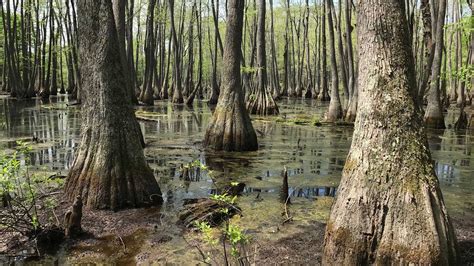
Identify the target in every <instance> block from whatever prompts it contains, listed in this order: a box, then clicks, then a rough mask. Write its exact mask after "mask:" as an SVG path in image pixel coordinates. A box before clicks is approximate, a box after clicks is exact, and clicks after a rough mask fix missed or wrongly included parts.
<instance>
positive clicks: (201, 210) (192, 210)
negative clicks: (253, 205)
mask: <svg viewBox="0 0 474 266" xmlns="http://www.w3.org/2000/svg"><path fill="white" fill-rule="evenodd" d="M223 208H227V209H228V212H223V211H222V210H223ZM239 212H240V208H239V207H237V206H236V205H229V204H226V203H223V202H219V201H217V200H213V199H208V198H202V199H191V200H188V202H186V203H185V205H184V208H183V210H181V211H180V212H179V213H178V218H179V222H178V223H180V224H182V225H184V226H185V227H188V228H190V227H193V226H194V225H195V223H196V222H207V223H208V224H209V225H210V226H212V227H215V226H218V225H220V224H221V223H222V222H224V221H225V220H226V219H229V218H231V217H232V216H234V215H235V214H237V213H239Z"/></svg>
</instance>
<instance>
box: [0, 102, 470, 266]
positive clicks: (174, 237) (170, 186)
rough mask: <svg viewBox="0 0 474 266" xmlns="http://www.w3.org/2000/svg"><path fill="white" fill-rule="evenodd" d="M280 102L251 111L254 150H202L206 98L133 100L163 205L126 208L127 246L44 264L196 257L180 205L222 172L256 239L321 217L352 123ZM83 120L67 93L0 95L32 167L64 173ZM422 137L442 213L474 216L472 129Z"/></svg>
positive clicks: (83, 249) (81, 251) (9, 144)
mask: <svg viewBox="0 0 474 266" xmlns="http://www.w3.org/2000/svg"><path fill="white" fill-rule="evenodd" d="M279 105H280V112H281V114H280V116H279V118H276V117H273V118H263V117H262V118H257V117H253V124H254V127H255V129H256V131H257V135H258V139H259V147H260V148H259V150H258V151H256V152H245V153H220V152H211V151H206V150H204V149H203V148H202V145H201V141H202V139H203V136H204V132H205V130H206V126H207V123H208V121H209V118H210V116H211V110H210V109H209V108H208V106H207V105H206V103H204V102H199V101H198V102H196V103H195V104H194V107H193V108H188V107H184V106H176V105H173V104H171V103H168V102H161V101H158V102H155V106H153V107H138V108H137V115H138V116H140V117H145V118H146V120H147V121H144V120H141V121H140V124H141V128H142V132H143V133H144V136H145V141H146V143H147V147H146V149H145V154H146V158H147V161H148V163H149V165H150V167H151V168H152V169H153V170H154V172H155V176H156V177H157V178H158V180H159V183H160V187H161V190H162V192H163V193H164V198H165V203H164V204H163V206H162V207H161V208H160V209H157V208H151V209H147V210H143V209H142V210H138V211H131V212H129V211H124V212H123V214H124V215H125V216H126V215H129V216H136V218H137V219H143V220H146V219H150V220H149V222H146V221H145V222H144V223H143V221H142V223H143V224H144V226H141V227H140V228H139V229H137V230H134V231H133V232H132V233H130V234H127V235H122V238H121V242H122V241H123V243H122V244H123V246H126V248H124V249H125V250H124V251H121V243H120V242H119V243H117V239H115V238H116V237H115V236H114V235H107V234H105V235H102V236H100V237H99V238H97V239H96V240H95V241H93V242H91V243H88V242H87V241H86V242H85V243H82V244H81V245H80V246H75V247H73V248H71V249H68V251H67V252H66V251H65V250H64V248H63V249H62V250H60V251H59V253H58V254H57V255H56V256H55V257H50V258H46V259H44V262H45V263H47V264H48V263H53V262H55V263H60V264H63V263H64V262H72V263H74V262H81V263H84V262H85V263H96V262H106V263H118V264H134V263H135V262H141V261H156V262H159V263H165V262H172V263H177V264H190V263H193V264H195V263H197V262H198V260H199V259H200V257H199V255H198V253H197V252H196V250H195V249H193V248H192V247H191V246H190V245H189V244H188V243H187V241H185V240H184V239H183V236H182V229H181V228H180V227H178V226H176V225H175V224H176V221H177V218H176V213H177V211H176V210H178V209H179V208H181V207H182V205H183V202H184V201H185V200H186V199H192V198H202V197H208V196H209V195H210V193H212V192H214V191H215V189H216V183H217V184H218V183H219V182H220V180H225V181H224V182H226V183H228V182H230V180H232V181H238V182H242V183H245V184H246V186H245V188H244V191H243V195H242V196H241V197H240V198H239V200H238V205H239V206H240V207H241V208H242V214H243V215H242V216H237V217H234V218H233V219H232V220H233V222H234V223H236V224H238V225H239V226H240V227H242V228H244V229H246V230H247V233H248V234H249V235H250V236H252V237H253V238H254V239H256V240H257V241H260V242H262V243H266V242H271V241H277V240H278V239H281V238H282V237H291V236H292V235H296V234H298V233H304V228H305V226H307V225H310V224H311V223H312V222H313V221H320V222H324V221H325V220H326V219H327V217H328V215H329V209H330V206H331V204H332V200H333V197H334V195H335V194H336V193H337V185H338V182H339V179H340V175H341V171H342V168H343V166H344V161H345V158H346V155H347V152H348V150H349V148H350V144H351V137H352V131H353V130H352V127H351V126H347V125H338V126H330V125H323V126H314V125H312V124H313V123H315V122H316V121H317V120H318V119H321V118H322V117H323V114H324V112H325V110H326V108H327V105H324V104H321V103H318V102H315V101H314V102H313V101H311V100H299V99H298V100H295V99H285V100H283V101H280V102H279ZM456 115H457V112H456V111H455V110H454V109H453V110H451V111H450V112H449V113H448V115H447V119H446V122H447V124H453V123H454V119H455V117H456ZM303 121H306V122H308V121H309V123H303ZM80 123H81V122H80V113H79V107H76V106H68V99H67V98H64V97H62V96H60V97H58V98H53V99H51V101H50V102H49V103H42V104H40V101H39V100H31V101H16V100H11V99H0V149H1V150H2V151H5V152H8V151H9V150H12V149H14V148H15V141H16V140H18V139H31V138H32V137H33V136H35V137H37V138H38V139H39V140H40V143H39V144H35V145H34V146H33V150H32V153H31V158H30V160H31V164H32V166H31V168H30V170H33V171H35V172H38V173H42V174H45V175H52V174H59V175H65V174H67V171H68V169H69V167H70V165H71V163H72V161H73V159H74V150H75V148H76V147H77V146H78V144H79V139H80V138H79V132H80ZM301 124H304V125H301ZM428 139H429V144H430V149H431V151H432V155H433V159H434V161H435V164H436V172H437V174H438V177H439V179H440V183H441V189H442V191H443V194H444V198H445V201H446V205H447V208H448V211H449V212H450V214H451V216H453V217H464V218H465V217H474V155H473V147H474V135H473V134H472V132H471V133H469V132H466V131H463V132H455V131H454V130H452V129H446V130H442V131H429V132H428ZM196 160H199V161H200V162H201V163H202V164H204V165H206V166H207V167H208V168H209V169H210V170H212V171H213V173H212V175H209V173H208V171H205V170H201V169H192V171H191V176H190V178H189V179H186V180H184V179H183V178H181V177H180V167H181V166H182V165H185V164H188V163H191V162H194V161H196ZM284 166H286V167H287V169H288V176H289V178H288V181H289V186H290V195H291V196H292V198H291V201H292V205H291V207H290V212H291V216H292V217H293V220H294V221H293V222H292V223H291V224H287V225H283V226H282V225H281V224H282V221H283V220H284V219H285V217H283V216H282V212H283V210H284V208H283V205H282V204H280V203H279V202H278V198H279V192H280V185H281V181H282V179H281V171H282V170H283V168H284ZM120 213H121V212H119V213H118V214H120ZM150 217H153V219H152V218H150ZM466 219H469V218H466ZM104 226H105V225H104ZM84 229H85V230H87V225H84ZM318 241H319V242H321V243H322V242H323V239H318ZM1 261H2V260H1V259H0V262H1Z"/></svg>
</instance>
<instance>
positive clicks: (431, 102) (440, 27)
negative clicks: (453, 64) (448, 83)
mask: <svg viewBox="0 0 474 266" xmlns="http://www.w3.org/2000/svg"><path fill="white" fill-rule="evenodd" d="M445 14H446V0H440V1H439V10H438V19H437V23H436V39H435V42H436V43H435V51H434V57H433V65H432V68H431V83H430V91H429V92H428V106H427V107H426V111H425V117H424V120H425V125H426V126H427V127H431V128H445V125H444V115H443V106H442V104H441V97H440V89H441V88H440V87H441V86H440V83H441V81H440V80H441V78H440V75H441V63H442V58H443V45H444V41H443V35H444V34H443V33H444V17H445Z"/></svg>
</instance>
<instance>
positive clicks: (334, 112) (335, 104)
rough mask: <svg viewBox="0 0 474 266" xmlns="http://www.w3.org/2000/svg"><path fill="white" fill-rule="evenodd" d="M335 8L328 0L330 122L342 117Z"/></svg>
mask: <svg viewBox="0 0 474 266" xmlns="http://www.w3.org/2000/svg"><path fill="white" fill-rule="evenodd" d="M333 8H334V7H333V3H332V0H326V17H327V19H328V30H329V53H330V56H331V101H330V102H329V109H328V112H327V114H326V121H328V122H336V121H337V120H340V119H341V118H342V106H341V99H340V98H339V78H338V75H339V73H338V72H337V62H336V47H335V46H336V41H335V37H334V26H333V19H332V12H331V10H332V9H333ZM342 67H343V66H342V65H341V68H342ZM341 71H344V70H341Z"/></svg>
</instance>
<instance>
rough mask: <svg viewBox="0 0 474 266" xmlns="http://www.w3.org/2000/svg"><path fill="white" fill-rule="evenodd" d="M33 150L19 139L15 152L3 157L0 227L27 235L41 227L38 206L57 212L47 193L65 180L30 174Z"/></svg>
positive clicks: (0, 179)
mask: <svg viewBox="0 0 474 266" xmlns="http://www.w3.org/2000/svg"><path fill="white" fill-rule="evenodd" d="M30 152H31V147H30V146H28V145H27V144H26V143H25V142H21V141H18V142H17V147H16V150H15V151H14V152H13V153H12V154H10V155H5V154H4V155H1V156H0V197H1V199H2V205H1V206H0V207H1V208H0V229H1V230H3V231H10V232H17V233H20V234H22V235H28V236H31V235H35V233H36V232H39V231H40V230H41V223H40V219H39V217H38V211H39V208H38V206H40V205H42V206H44V207H46V208H43V209H45V210H50V211H51V212H52V213H53V214H54V208H55V207H56V205H57V203H56V201H55V200H54V199H52V198H51V197H49V194H48V193H49V191H50V188H52V187H56V186H59V185H61V183H62V180H61V181H57V180H50V179H49V178H47V177H45V176H41V175H31V174H30V173H29V164H30V159H29V158H30ZM40 199H41V202H39V201H40ZM56 220H57V219H56ZM58 222H59V221H58Z"/></svg>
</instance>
